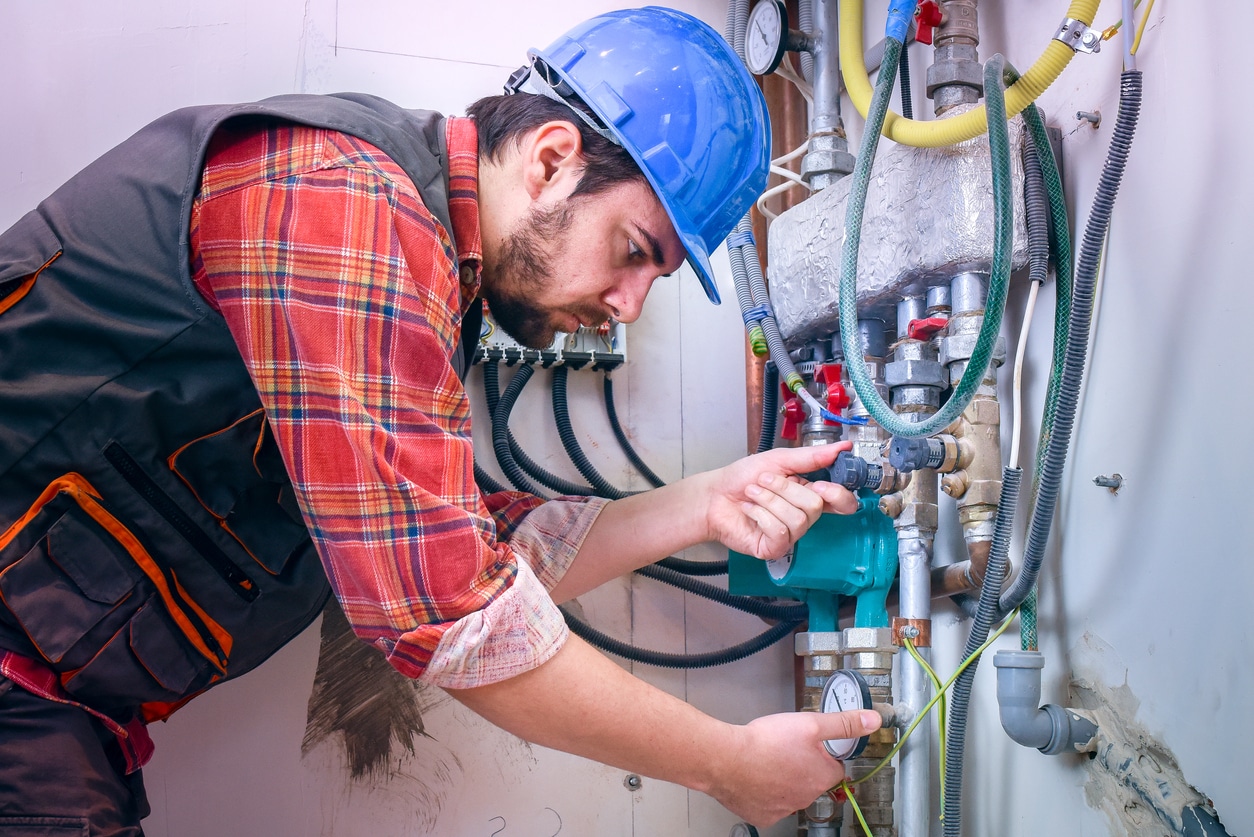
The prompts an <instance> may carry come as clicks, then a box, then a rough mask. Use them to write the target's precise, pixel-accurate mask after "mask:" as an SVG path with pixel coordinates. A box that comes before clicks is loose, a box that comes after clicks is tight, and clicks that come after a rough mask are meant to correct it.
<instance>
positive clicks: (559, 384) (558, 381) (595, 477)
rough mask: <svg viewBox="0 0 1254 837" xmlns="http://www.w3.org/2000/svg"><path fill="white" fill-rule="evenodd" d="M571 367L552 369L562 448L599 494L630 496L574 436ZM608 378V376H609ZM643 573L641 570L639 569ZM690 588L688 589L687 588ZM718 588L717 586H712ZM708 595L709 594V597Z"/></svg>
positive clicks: (697, 566)
mask: <svg viewBox="0 0 1254 837" xmlns="http://www.w3.org/2000/svg"><path fill="white" fill-rule="evenodd" d="M567 374H568V370H567V368H566V367H565V366H557V367H554V369H553V418H554V420H555V421H556V423H557V432H558V435H559V436H560V437H561V439H562V447H564V448H565V449H566V454H567V456H569V457H570V460H571V462H573V463H574V465H575V467H576V468H578V469H579V473H581V474H583V476H584V478H585V479H587V480H588V482H590V483H592V484H593V486H595V487H596V489H597V491H598V496H601V497H609V498H610V499H611V500H621V499H623V498H624V497H627V496H629V495H630V492H627V491H622V490H620V489H618V488H617V487H615V486H614V485H613V483H611V482H610V481H609V480H607V479H606V478H605V477H604V476H602V475H601V472H600V471H598V470H597V469H596V468H595V467H594V466H593V465H592V463H591V462H590V461H589V460H588V457H587V455H586V454H584V452H583V447H581V446H580V444H579V439H578V437H577V436H576V435H575V428H574V426H573V425H572V424H571V421H570V408H569V406H568V402H567V398H566V378H567ZM606 380H608V378H607V379H606ZM656 566H659V567H664V568H666V569H667V570H671V571H674V572H676V573H682V574H683V575H701V576H708V575H726V574H727V562H726V561H689V560H688V559H686V558H675V557H673V556H672V557H668V558H663V559H661V560H660V561H658V562H657V563H656ZM637 572H641V570H637ZM685 589H687V588H685ZM711 589H713V590H717V589H718V588H716V587H711ZM689 592H693V593H696V594H697V595H699V596H700V595H704V594H703V593H701V592H700V591H699V590H696V589H692V590H690V591H689ZM706 598H709V596H706Z"/></svg>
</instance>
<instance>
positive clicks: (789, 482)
mask: <svg viewBox="0 0 1254 837" xmlns="http://www.w3.org/2000/svg"><path fill="white" fill-rule="evenodd" d="M758 485H759V486H761V487H763V488H765V489H767V490H768V491H770V492H772V493H774V494H775V495H776V496H777V497H779V498H780V499H781V500H783V502H785V503H787V504H788V505H791V506H794V507H796V508H798V509H800V510H801V511H802V512H803V513H804V515H805V516H806V518H807V521H813V520H814V518H816V517H818V516H819V514H821V513H822V511H823V506H824V505H825V503H826V499H825V498H824V497H823V495H821V494H819V493H818V492H816V491H815V490H814V489H813V488H812V486H813V483H808V482H798V481H796V480H794V479H790V478H787V477H781V476H779V475H778V474H772V473H769V472H768V473H765V474H760V475H759V476H758ZM772 511H775V512H776V513H779V511H782V508H780V509H777V508H775V507H772Z"/></svg>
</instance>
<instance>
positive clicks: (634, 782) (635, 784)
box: [623, 773, 644, 791]
mask: <svg viewBox="0 0 1254 837" xmlns="http://www.w3.org/2000/svg"><path fill="white" fill-rule="evenodd" d="M643 785H644V779H641V778H640V777H639V776H637V775H636V774H635V773H628V774H627V776H626V778H624V779H623V787H625V788H626V789H627V790H629V791H638V790H640V788H641V786H643Z"/></svg>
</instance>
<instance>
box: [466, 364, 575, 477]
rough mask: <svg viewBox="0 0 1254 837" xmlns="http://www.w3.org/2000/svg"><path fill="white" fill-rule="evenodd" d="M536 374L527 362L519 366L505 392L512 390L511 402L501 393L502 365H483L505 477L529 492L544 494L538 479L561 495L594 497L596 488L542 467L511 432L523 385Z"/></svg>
mask: <svg viewBox="0 0 1254 837" xmlns="http://www.w3.org/2000/svg"><path fill="white" fill-rule="evenodd" d="M534 374H535V369H533V368H532V367H531V366H528V365H525V364H524V365H523V366H521V367H520V368H519V369H518V372H517V374H515V375H514V378H513V380H511V381H510V382H509V386H507V387H506V388H505V391H506V392H507V393H510V397H509V401H508V404H506V403H505V398H504V396H503V395H501V392H500V377H499V376H500V369H499V367H498V365H497V364H496V363H491V362H489V363H485V364H484V365H483V394H484V398H485V399H486V400H487V402H488V413H489V414H490V415H491V416H492V449H493V451H494V452H495V453H496V461H497V464H498V465H500V466H501V470H502V471H504V472H505V476H506V477H507V478H508V479H509V481H510V482H512V483H513V484H514V486H515V487H516V488H518V490H520V491H526V492H527V493H528V494H535V495H537V496H540V495H541V491H540V489H539V488H537V487H536V486H535V485H534V484H533V483H532V482H531V480H535V481H536V482H539V483H541V484H542V485H544V486H546V487H547V488H549V489H551V490H552V491H556V492H557V493H558V494H571V495H575V496H580V497H587V496H590V495H591V494H592V489H590V488H588V487H587V486H583V485H579V484H578V483H573V482H570V481H569V480H565V479H562V478H561V477H559V476H558V475H557V474H553V473H550V472H548V471H546V470H545V469H544V468H541V467H540V466H539V465H538V464H537V463H536V462H535V461H534V460H532V458H531V457H530V456H528V455H527V452H526V451H524V450H523V449H522V447H521V446H520V445H519V444H518V442H517V441H516V440H515V439H514V434H513V433H511V432H510V429H509V414H510V413H511V412H512V411H513V409H514V404H515V403H516V402H517V400H518V396H519V395H520V394H521V393H522V388H523V387H524V386H526V385H527V382H528V381H530V380H531V376H532V375H534ZM502 407H504V409H502Z"/></svg>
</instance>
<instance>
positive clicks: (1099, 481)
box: [1093, 474, 1123, 494]
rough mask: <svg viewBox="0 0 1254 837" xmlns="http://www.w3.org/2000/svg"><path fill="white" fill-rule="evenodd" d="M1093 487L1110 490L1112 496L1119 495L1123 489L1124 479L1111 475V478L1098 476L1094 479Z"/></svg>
mask: <svg viewBox="0 0 1254 837" xmlns="http://www.w3.org/2000/svg"><path fill="white" fill-rule="evenodd" d="M1093 485H1096V486H1100V487H1102V488H1109V489H1110V493H1111V494H1118V493H1119V489H1120V488H1122V487H1123V477H1121V476H1120V475H1118V474H1111V475H1110V476H1106V475H1105V474H1098V475H1097V476H1095V477H1093Z"/></svg>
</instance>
